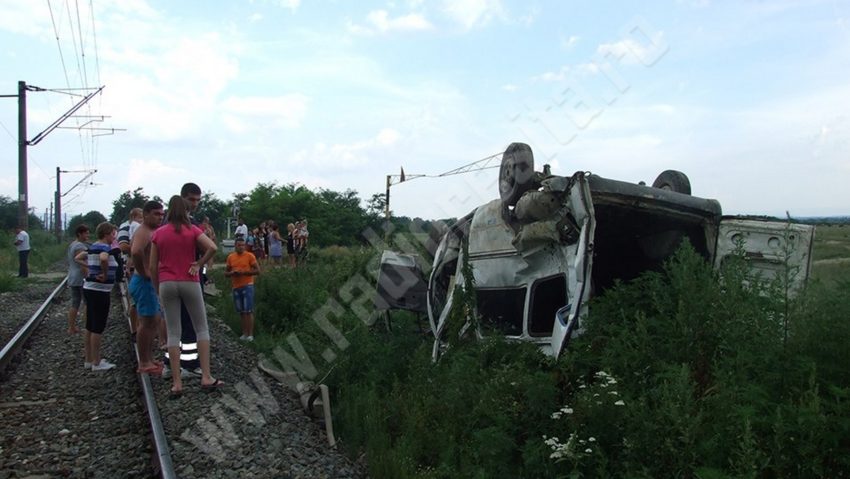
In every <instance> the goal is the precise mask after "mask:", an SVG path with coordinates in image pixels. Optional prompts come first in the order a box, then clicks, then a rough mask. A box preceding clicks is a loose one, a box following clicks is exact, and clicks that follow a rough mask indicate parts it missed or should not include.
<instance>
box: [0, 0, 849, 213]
mask: <svg viewBox="0 0 850 479" xmlns="http://www.w3.org/2000/svg"><path fill="white" fill-rule="evenodd" d="M0 12H2V15H0V67H1V68H0V94H13V93H15V92H16V87H17V81H18V80H24V81H26V82H27V83H29V84H32V85H37V86H40V87H45V88H67V87H69V86H70V87H73V88H78V87H82V86H93V85H99V84H100V85H106V88H105V89H104V91H103V94H102V95H100V96H98V97H96V98H95V99H94V100H93V101H92V102H91V103H90V105H91V107H90V108H86V109H84V110H81V112H80V113H84V114H90V115H109V116H110V118H108V119H106V120H105V121H104V122H103V123H102V125H98V126H107V127H115V128H126V129H127V131H123V132H118V133H116V134H115V135H109V136H99V137H96V138H92V137H90V136H88V135H89V134H90V133H89V132H82V133H80V132H78V131H75V130H67V129H64V130H57V131H54V132H53V133H51V134H50V136H48V137H47V138H46V139H45V140H44V141H43V142H42V143H40V144H39V145H37V146H34V147H31V148H30V149H29V154H30V159H31V160H30V164H29V172H30V180H29V192H30V195H29V196H30V200H29V201H30V205H31V206H33V207H35V208H36V214H38V215H40V216H41V215H43V214H44V212H45V210H46V208H48V206H49V204H50V202H51V201H52V199H53V191H54V190H55V184H56V180H55V169H56V167H57V166H59V167H61V168H62V169H63V170H71V171H78V170H87V169H97V170H98V172H97V173H96V174H95V175H94V176H93V177H92V178H91V181H92V182H93V183H94V184H84V185H81V186H79V187H77V188H75V189H74V190H72V191H70V192H68V194H67V195H66V196H65V198H64V200H63V203H64V204H65V206H64V210H65V211H66V212H67V213H68V214H69V215H72V214H76V213H85V212H87V211H90V210H99V211H101V212H104V213H106V214H108V213H109V212H110V211H111V208H112V205H111V202H112V201H113V200H115V199H116V198H117V197H118V196H119V195H120V194H121V193H122V192H123V191H127V190H132V189H135V188H136V187H139V186H141V187H143V188H144V190H145V192H146V193H148V194H150V195H153V194H157V195H160V196H162V197H164V198H167V197H168V196H170V195H171V194H174V193H176V192H177V191H178V190H179V188H180V185H182V184H183V183H184V182H186V181H194V182H196V183H198V184H200V185H201V186H202V188H203V189H204V190H205V191H211V192H214V193H215V194H216V195H217V196H218V197H219V198H221V199H224V200H227V199H230V198H231V197H232V195H233V194H235V193H243V192H248V191H250V190H251V189H252V188H253V187H254V186H256V185H257V184H258V183H277V184H286V183H292V182H296V183H301V184H304V185H307V186H309V187H311V188H319V187H321V188H329V189H333V190H338V191H341V190H344V189H347V188H351V189H354V190H357V191H358V193H359V194H360V196H361V197H362V198H364V199H367V198H369V197H370V196H371V195H372V194H374V193H379V192H383V191H384V186H385V179H386V175H387V174H397V173H398V172H399V169H400V168H401V167H404V170H405V173H407V174H408V175H409V174H417V173H421V174H430V175H435V174H439V173H442V172H444V171H448V170H451V169H453V168H456V167H458V166H461V165H464V164H467V163H470V162H473V161H476V160H479V159H481V158H485V157H487V156H489V155H492V154H494V153H498V152H500V151H502V150H504V148H505V147H506V146H507V145H508V144H509V143H511V142H514V141H522V142H526V143H528V144H530V145H531V147H532V148H533V150H534V152H535V162H536V165H537V167H538V169H539V168H542V165H543V164H544V163H549V164H551V165H552V170H553V172H555V173H557V174H563V175H570V174H572V173H573V172H575V171H578V170H583V171H591V172H593V173H597V174H599V175H602V176H606V177H609V178H616V179H622V180H627V181H635V182H636V181H640V180H644V181H647V182H648V183H651V182H652V181H653V179H654V178H655V176H657V175H658V173H660V172H661V171H662V170H665V169H677V170H681V171H683V172H685V173H686V174H688V176H689V177H690V179H691V184H692V187H693V192H694V194H695V195H697V196H702V197H706V198H716V199H718V200H719V201H720V203H721V204H722V206H723V210H724V213H727V214H771V215H784V213H785V211H790V212H791V214H792V215H796V216H806V215H838V214H850V206H848V205H850V188H848V187H847V183H848V179H850V117H848V115H850V112H848V105H850V82H848V79H850V3H847V2H839V1H834V0H825V1H815V0H810V1H806V0H796V1H792V0H776V1H770V2H767V1H744V2H715V1H710V0H695V1H687V0H680V1H677V0H669V1H656V2H610V1H609V2H604V1H603V2H566V1H563V2H561V1H558V2H555V1H552V2H543V1H530V2H529V1H512V0H461V1H451V2H450V1H439V0H433V1H428V0H409V1H402V0H396V1H390V2H380V1H379V2H342V1H323V2H319V1H310V0H301V1H299V0H284V1H261V0H254V1H247V0H244V1H241V0H231V1H227V2H225V1H203V2H202V1H181V2H173V1H172V2H166V1H152V0H151V1H144V0H127V1H117V0H116V1H104V0H89V1H85V0H75V1H67V0H50V1H43V2H36V1H32V2H21V1H19V0H0ZM51 14H52V19H51ZM78 18H79V20H78ZM54 25H55V27H54ZM57 36H58V40H57ZM80 45H82V48H81V46H80ZM60 49H61V52H62V55H61V57H60ZM63 60H64V68H63ZM72 101H73V100H72V98H71V97H69V96H67V95H63V94H60V93H52V92H39V93H35V92H31V93H30V94H29V95H28V106H29V108H28V114H29V121H28V128H29V136H30V137H32V136H34V135H35V134H37V133H38V132H40V131H41V130H42V129H44V128H45V127H46V126H47V125H48V124H50V123H51V122H52V121H53V120H54V119H55V118H57V117H58V116H59V115H61V114H62V113H63V112H64V111H65V110H67V109H68V108H69V107H70V106H71V104H72V103H71V102H72ZM76 121H77V120H70V121H69V122H67V123H66V124H65V125H66V126H73V125H75V124H76ZM16 138H17V105H16V103H15V101H14V99H9V98H0V161H2V164H3V169H2V174H0V195H5V196H9V197H12V198H14V197H16V196H17V189H18V186H17V185H18V180H17V143H16V141H17V140H16ZM83 176H84V174H83V173H76V172H72V173H65V174H63V175H62V184H63V188H62V190H63V193H65V192H66V191H67V190H68V189H69V188H70V187H71V186H72V185H73V184H75V183H76V182H77V181H79V180H80V179H82V178H83ZM496 176H497V170H495V169H490V170H484V171H481V172H478V173H470V174H466V175H458V176H453V177H445V178H421V179H417V180H414V181H410V182H405V183H402V184H398V185H395V186H393V187H392V209H393V210H394V212H395V213H396V214H403V215H408V216H420V217H424V218H438V217H448V216H460V215H463V214H465V213H467V212H468V211H470V210H471V209H472V208H474V207H475V206H477V205H478V204H480V203H483V202H485V201H488V200H490V199H493V198H496V197H497V196H498V191H497V188H496V183H495V182H496ZM85 183H87V182H85ZM281 220H285V219H281Z"/></svg>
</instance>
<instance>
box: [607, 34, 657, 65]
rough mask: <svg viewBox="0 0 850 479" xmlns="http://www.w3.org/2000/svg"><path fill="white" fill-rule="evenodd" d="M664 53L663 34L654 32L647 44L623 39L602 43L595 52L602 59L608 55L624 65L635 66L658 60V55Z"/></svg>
mask: <svg viewBox="0 0 850 479" xmlns="http://www.w3.org/2000/svg"><path fill="white" fill-rule="evenodd" d="M664 51H666V44H665V43H664V33H663V32H656V33H655V34H653V35H652V38H650V39H649V41H648V42H647V43H645V44H644V43H639V42H637V41H636V40H635V39H634V38H624V39H622V40H620V41H618V42H614V43H603V44H601V45H599V46H598V47H597V48H596V52H597V53H598V54H599V55H601V56H602V57H605V56H608V55H610V56H611V57H613V58H618V59H619V61H620V63H622V64H624V65H637V64H641V63H647V61H648V60H651V59H654V58H658V55H659V53H662V54H663V52H664Z"/></svg>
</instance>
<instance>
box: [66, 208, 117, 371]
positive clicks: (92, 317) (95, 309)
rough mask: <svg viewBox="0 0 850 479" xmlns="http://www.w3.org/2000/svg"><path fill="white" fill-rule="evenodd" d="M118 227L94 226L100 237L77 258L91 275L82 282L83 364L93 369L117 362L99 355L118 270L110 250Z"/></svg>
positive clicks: (107, 366)
mask: <svg viewBox="0 0 850 479" xmlns="http://www.w3.org/2000/svg"><path fill="white" fill-rule="evenodd" d="M117 231H118V229H117V228H116V227H115V225H113V224H110V223H107V222H103V223H101V224H99V225H97V229H95V233H96V234H97V241H96V242H95V243H94V244H92V245H91V246H90V247H89V249H88V250H87V251H83V252H81V253H79V254H78V255H77V257H76V258H74V259H75V260H76V261H77V263H79V264H80V265H81V266H85V267H87V268H88V275H87V276H86V279H85V281H84V282H83V296H84V297H85V299H86V333H85V338H84V339H83V340H84V341H85V346H86V348H85V353H86V359H85V364H84V367H85V368H86V369H88V368H91V370H92V371H105V370H107V369H112V368H114V367H115V365H114V364H112V363H110V362H109V361H107V360H105V359H103V358H101V357H100V341H101V335H102V334H103V331H104V330H105V329H106V320H107V318H108V317H109V307H110V295H111V292H112V286H113V285H115V275H116V271H117V270H118V261H117V260H116V259H115V256H114V255H112V254H110V251H111V250H112V242H113V241H115V234H116V233H117Z"/></svg>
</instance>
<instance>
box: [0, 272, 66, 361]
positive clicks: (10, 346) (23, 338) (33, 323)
mask: <svg viewBox="0 0 850 479" xmlns="http://www.w3.org/2000/svg"><path fill="white" fill-rule="evenodd" d="M67 285H68V277H67V276H66V277H65V279H63V280H62V282H61V283H59V286H57V287H56V289H54V290H53V292H52V293H50V296H48V297H47V299H46V300H45V301H44V303H42V305H41V306H40V307H39V308H38V310H36V312H35V313H34V314H33V315H32V316H30V319H28V320H27V322H26V323H25V324H24V325H23V326H22V327H21V329H19V330H18V332H17V333H15V335H14V336H13V337H12V339H10V340H9V342H8V343H6V345H5V346H3V350H2V351H0V373H2V372H3V371H5V370H6V367H7V366H8V365H9V363H11V362H12V359H13V358H14V357H15V355H17V354H18V352H20V350H21V348H22V347H23V346H24V344H26V342H27V340H28V339H29V338H30V336H32V333H33V332H34V331H35V330H36V329H37V328H38V326H39V325H40V324H41V321H42V320H43V319H44V316H45V315H46V314H47V309H48V308H49V307H50V304H51V303H52V302H53V299H54V298H56V296H59V294H61V293H62V291H63V290H64V289H65V286H67Z"/></svg>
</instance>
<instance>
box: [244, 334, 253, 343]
mask: <svg viewBox="0 0 850 479" xmlns="http://www.w3.org/2000/svg"><path fill="white" fill-rule="evenodd" d="M253 340H254V337H253V336H245V341H248V342H249V343H250V342H251V341H253Z"/></svg>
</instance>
